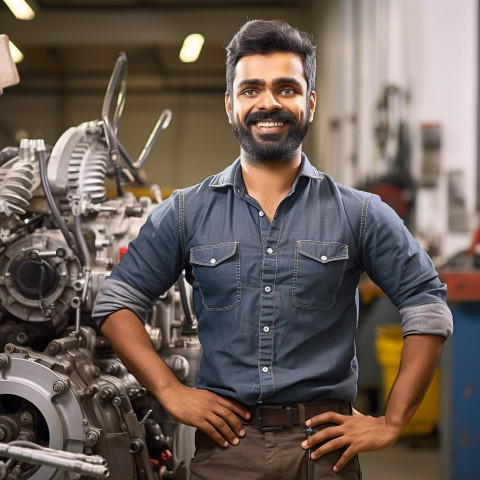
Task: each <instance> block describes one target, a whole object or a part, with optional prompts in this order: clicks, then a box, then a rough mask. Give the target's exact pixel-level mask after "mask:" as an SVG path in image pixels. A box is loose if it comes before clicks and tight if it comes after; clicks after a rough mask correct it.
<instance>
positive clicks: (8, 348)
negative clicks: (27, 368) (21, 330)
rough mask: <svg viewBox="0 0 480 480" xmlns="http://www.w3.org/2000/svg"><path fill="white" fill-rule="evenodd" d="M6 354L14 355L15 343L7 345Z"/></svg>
mask: <svg viewBox="0 0 480 480" xmlns="http://www.w3.org/2000/svg"><path fill="white" fill-rule="evenodd" d="M4 350H5V353H14V352H15V345H14V344H13V343H7V344H6V345H5V348H4Z"/></svg>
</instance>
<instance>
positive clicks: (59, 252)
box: [55, 248, 67, 258]
mask: <svg viewBox="0 0 480 480" xmlns="http://www.w3.org/2000/svg"><path fill="white" fill-rule="evenodd" d="M55 253H56V254H57V257H59V258H63V257H64V256H65V255H66V253H67V252H65V250H64V249H63V248H57V251H56V252H55Z"/></svg>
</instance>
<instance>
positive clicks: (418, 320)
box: [400, 302, 453, 338]
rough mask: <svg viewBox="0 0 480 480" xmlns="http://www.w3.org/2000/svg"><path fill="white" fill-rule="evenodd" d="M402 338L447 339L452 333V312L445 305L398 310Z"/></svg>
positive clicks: (429, 305)
mask: <svg viewBox="0 0 480 480" xmlns="http://www.w3.org/2000/svg"><path fill="white" fill-rule="evenodd" d="M400 319H401V322H402V332H403V336H404V337H406V336H407V335H425V334H427V335H440V336H442V337H445V338H448V337H449V336H450V335H451V334H452V332H453V316H452V312H451V311H450V309H449V308H448V306H447V305H446V304H445V303H440V302H436V303H425V304H423V305H412V306H409V307H404V308H402V309H400Z"/></svg>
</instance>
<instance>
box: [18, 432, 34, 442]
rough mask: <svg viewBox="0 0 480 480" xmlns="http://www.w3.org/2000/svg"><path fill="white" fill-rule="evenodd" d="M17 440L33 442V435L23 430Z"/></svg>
mask: <svg viewBox="0 0 480 480" xmlns="http://www.w3.org/2000/svg"><path fill="white" fill-rule="evenodd" d="M17 440H20V441H23V442H31V441H32V440H33V439H32V436H31V435H30V434H29V433H26V432H22V433H20V435H19V436H18V437H17Z"/></svg>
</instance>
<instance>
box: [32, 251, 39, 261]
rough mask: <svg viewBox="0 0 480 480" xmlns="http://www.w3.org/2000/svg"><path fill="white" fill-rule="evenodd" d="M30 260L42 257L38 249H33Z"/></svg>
mask: <svg viewBox="0 0 480 480" xmlns="http://www.w3.org/2000/svg"><path fill="white" fill-rule="evenodd" d="M29 257H30V260H38V259H39V258H40V252H39V251H38V250H32V251H31V252H30V254H29Z"/></svg>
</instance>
